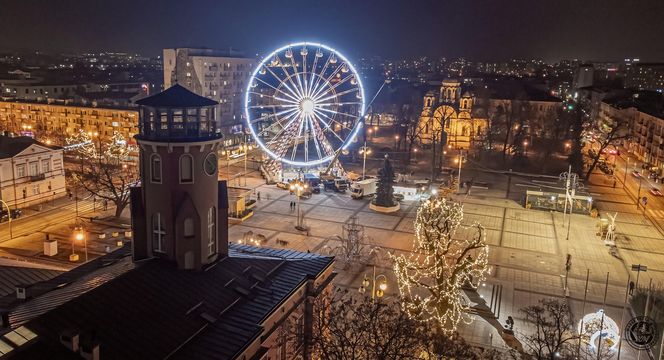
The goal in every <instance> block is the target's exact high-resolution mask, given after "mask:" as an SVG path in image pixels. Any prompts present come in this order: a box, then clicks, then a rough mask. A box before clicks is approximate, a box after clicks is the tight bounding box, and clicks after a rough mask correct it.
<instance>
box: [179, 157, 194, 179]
mask: <svg viewBox="0 0 664 360" xmlns="http://www.w3.org/2000/svg"><path fill="white" fill-rule="evenodd" d="M180 182H181V183H193V182H194V158H193V157H192V156H191V155H189V154H184V155H182V156H181V157H180Z"/></svg>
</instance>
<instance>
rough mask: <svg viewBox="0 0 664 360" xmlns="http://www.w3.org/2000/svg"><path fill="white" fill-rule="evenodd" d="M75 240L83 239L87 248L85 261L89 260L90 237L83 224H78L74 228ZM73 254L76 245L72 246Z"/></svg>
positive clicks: (84, 246)
mask: <svg viewBox="0 0 664 360" xmlns="http://www.w3.org/2000/svg"><path fill="white" fill-rule="evenodd" d="M74 240H76V241H79V242H80V241H83V248H84V249H85V261H86V262H87V261H88V239H87V236H86V234H85V230H84V229H83V227H82V226H77V227H76V228H74ZM71 251H72V254H73V253H74V245H73V244H72V247H71Z"/></svg>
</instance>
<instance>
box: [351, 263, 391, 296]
mask: <svg viewBox="0 0 664 360" xmlns="http://www.w3.org/2000/svg"><path fill="white" fill-rule="evenodd" d="M376 284H378V289H376ZM369 285H371V300H374V299H375V298H377V297H378V298H382V297H383V295H385V291H386V290H387V277H386V276H385V275H383V274H379V275H376V265H374V266H373V276H372V277H371V279H370V278H369V277H368V276H367V275H366V274H364V279H363V280H362V286H360V288H359V289H357V291H359V292H360V294H364V293H365V292H366V291H367V288H369Z"/></svg>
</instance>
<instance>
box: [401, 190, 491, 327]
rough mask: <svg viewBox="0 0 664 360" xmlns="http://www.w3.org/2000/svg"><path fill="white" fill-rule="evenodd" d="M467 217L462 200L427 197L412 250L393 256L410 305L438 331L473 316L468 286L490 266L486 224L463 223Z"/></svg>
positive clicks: (406, 307) (412, 313)
mask: <svg viewBox="0 0 664 360" xmlns="http://www.w3.org/2000/svg"><path fill="white" fill-rule="evenodd" d="M462 220H463V209H462V207H461V205H460V204H458V203H453V202H451V201H447V200H445V199H440V198H439V199H435V200H428V201H426V202H424V203H423V204H422V205H421V206H420V208H419V209H418V210H417V217H416V219H415V242H414V244H413V251H412V253H411V254H410V255H399V256H395V257H393V259H394V272H395V274H396V276H397V281H398V284H399V291H400V293H401V296H402V298H403V302H402V306H403V307H404V310H405V311H406V312H407V313H408V315H409V316H410V317H411V318H413V319H417V320H419V321H422V322H426V323H429V324H430V325H433V326H434V328H435V329H436V330H437V333H444V334H450V333H453V332H454V331H455V330H456V328H457V326H458V324H459V322H460V321H462V320H463V321H465V322H470V321H471V320H472V319H471V318H470V316H469V315H467V310H468V308H469V306H468V304H467V303H466V302H465V301H464V300H463V297H462V287H463V286H471V287H474V286H475V285H474V284H473V283H479V282H481V281H483V280H484V278H485V275H486V273H487V271H488V264H487V261H488V255H489V248H488V246H487V245H486V241H485V233H484V227H482V226H481V225H480V224H474V225H472V226H470V227H463V226H461V221H462ZM457 230H461V231H459V232H458V233H457Z"/></svg>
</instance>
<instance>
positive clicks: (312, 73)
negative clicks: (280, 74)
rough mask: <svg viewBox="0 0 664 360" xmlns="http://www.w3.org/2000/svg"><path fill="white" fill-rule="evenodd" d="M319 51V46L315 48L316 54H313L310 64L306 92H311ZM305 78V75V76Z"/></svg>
mask: <svg viewBox="0 0 664 360" xmlns="http://www.w3.org/2000/svg"><path fill="white" fill-rule="evenodd" d="M319 52H320V47H319V48H317V49H316V55H314V62H313V64H312V65H311V78H310V79H309V86H308V87H307V94H313V92H312V90H313V85H314V77H315V76H316V66H317V65H318V53H319ZM305 79H306V77H305Z"/></svg>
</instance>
